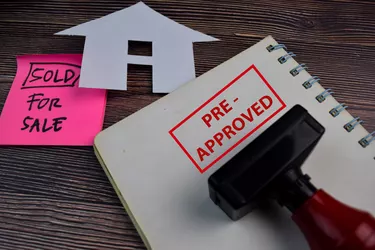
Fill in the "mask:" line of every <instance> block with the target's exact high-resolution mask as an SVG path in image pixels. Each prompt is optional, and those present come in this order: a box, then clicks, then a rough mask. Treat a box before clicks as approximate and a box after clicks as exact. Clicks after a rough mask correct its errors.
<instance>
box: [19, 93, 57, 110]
mask: <svg viewBox="0 0 375 250" xmlns="http://www.w3.org/2000/svg"><path fill="white" fill-rule="evenodd" d="M38 96H40V97H44V94H43V93H38V94H32V95H30V96H28V98H29V100H27V101H26V102H27V103H30V104H29V111H30V110H32V109H33V103H34V102H37V103H38V105H37V108H38V109H42V108H44V107H45V106H47V105H48V104H49V106H48V110H49V111H51V110H52V108H61V107H62V106H61V105H60V104H59V102H60V98H52V99H51V98H38Z"/></svg>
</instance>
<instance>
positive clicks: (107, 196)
mask: <svg viewBox="0 0 375 250" xmlns="http://www.w3.org/2000/svg"><path fill="white" fill-rule="evenodd" d="M42 2H43V3H42ZM134 3H135V1H114V0H111V1H104V0H102V1H84V0H79V1H70V0H51V1H24V2H22V1H9V2H7V3H5V2H4V1H2V2H1V3H0V110H1V109H2V107H3V105H4V102H5V99H6V96H7V93H8V91H9V88H10V86H11V84H12V81H13V77H14V75H15V72H16V60H15V56H16V55H21V54H34V53H40V54H48V53H82V48H83V44H84V38H83V37H65V36H53V34H54V33H55V32H58V31H61V30H63V29H66V28H68V27H71V26H74V25H77V24H80V23H83V22H86V21H89V20H93V19H95V18H98V17H101V16H103V15H106V14H109V13H112V12H114V11H117V10H120V9H122V8H125V7H128V6H130V5H131V4H134ZM146 3H147V4H148V5H149V6H150V7H152V8H154V9H155V10H156V11H159V12H160V13H162V14H164V15H166V16H167V17H170V18H172V19H173V20H175V21H177V22H179V23H181V24H184V25H186V26H188V27H190V28H193V29H196V30H198V31H201V32H204V33H206V34H209V35H212V36H215V37H217V38H219V39H221V41H220V42H215V43H202V44H195V45H194V47H195V55H196V57H195V59H196V69H197V74H198V75H201V74H202V73H204V72H206V71H207V70H209V69H211V68H213V67H215V66H216V65H218V64H220V63H222V62H224V61H225V60H227V59H229V58H231V57H232V56H234V55H236V54H237V53H239V52H241V51H242V50H244V49H246V48H248V47H250V46H251V45H253V44H254V43H255V42H257V41H259V40H261V39H262V38H263V37H265V36H266V35H269V34H271V35H273V36H274V37H275V38H276V39H277V40H278V41H280V42H283V43H285V44H287V45H288V49H289V50H290V51H293V52H295V53H296V54H297V60H298V61H299V62H300V63H301V62H304V63H306V64H307V65H308V66H309V72H310V73H311V74H314V75H318V76H320V77H321V79H322V82H321V83H322V84H323V86H324V87H326V88H333V89H334V90H335V93H336V94H335V97H336V98H337V99H338V100H339V101H342V102H345V103H346V104H348V105H349V107H350V108H349V110H350V112H352V114H353V115H358V116H361V118H363V119H364V120H366V121H367V122H366V128H367V129H368V130H371V131H372V130H374V129H375V3H374V2H372V1H365V0H362V1H349V0H336V1H331V2H327V1H289V0H284V1H280V0H278V1H274V0H265V1H239V0H215V1H208V0H207V1H198V0H189V1H177V0H168V1H166V0H152V1H146ZM131 71H132V73H131V74H130V76H129V78H130V79H129V83H128V91H110V92H109V95H108V104H107V110H106V115H105V125H104V127H108V126H110V125H112V124H114V123H115V122H117V121H119V120H121V119H123V118H125V117H127V116H128V115H130V114H132V113H134V112H135V111H137V110H138V109H140V108H142V107H144V106H146V105H148V104H150V103H152V102H153V101H155V100H157V99H158V98H160V97H161V96H162V95H159V94H152V92H151V70H150V69H149V68H147V67H134V68H132V69H131ZM0 249H10V250H14V249H18V250H21V249H28V250H29V249H51V250H55V249H102V250H104V249H144V246H143V244H142V241H141V240H140V237H139V236H138V234H137V232H136V230H135V228H134V226H133V225H132V223H131V221H130V219H129V217H128V216H127V215H126V213H125V212H124V210H123V208H122V206H121V204H120V202H119V200H118V198H117V196H116V194H115V192H114V191H113V189H112V187H111V185H110V183H109V181H108V180H107V178H106V176H105V174H104V172H103V170H102V168H101V167H100V165H99V163H98V161H97V160H96V158H95V156H94V152H93V149H92V148H91V147H0Z"/></svg>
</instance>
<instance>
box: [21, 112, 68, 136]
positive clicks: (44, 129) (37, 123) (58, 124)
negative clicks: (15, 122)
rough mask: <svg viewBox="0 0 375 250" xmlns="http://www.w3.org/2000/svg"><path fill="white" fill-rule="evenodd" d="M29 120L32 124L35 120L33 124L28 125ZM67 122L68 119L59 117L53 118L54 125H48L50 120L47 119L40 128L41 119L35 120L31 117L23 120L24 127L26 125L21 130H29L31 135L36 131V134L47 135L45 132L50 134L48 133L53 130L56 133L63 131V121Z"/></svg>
mask: <svg viewBox="0 0 375 250" xmlns="http://www.w3.org/2000/svg"><path fill="white" fill-rule="evenodd" d="M29 120H31V122H32V121H33V120H34V122H32V124H31V125H30V124H29V123H28V121H29ZM65 120H67V118H66V117H58V118H53V119H52V121H53V122H52V125H49V126H48V125H47V124H48V119H47V118H45V119H44V120H43V125H42V127H40V121H39V119H38V118H36V119H34V118H32V117H30V116H27V117H25V119H24V120H23V125H24V127H23V128H21V130H27V129H29V130H28V132H29V133H31V132H33V131H34V129H35V131H36V132H40V131H41V132H42V133H45V132H48V131H50V130H51V129H53V131H54V132H58V131H60V130H61V129H62V126H61V125H62V123H63V121H65Z"/></svg>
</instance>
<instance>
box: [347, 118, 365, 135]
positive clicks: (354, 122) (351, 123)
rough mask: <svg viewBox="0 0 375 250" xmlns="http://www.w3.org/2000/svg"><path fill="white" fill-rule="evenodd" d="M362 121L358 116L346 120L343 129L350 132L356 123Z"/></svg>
mask: <svg viewBox="0 0 375 250" xmlns="http://www.w3.org/2000/svg"><path fill="white" fill-rule="evenodd" d="M362 123H363V120H361V118H359V117H356V118H354V119H353V120H351V121H350V122H348V123H347V124H345V125H344V129H345V130H346V131H348V132H351V131H352V130H353V129H354V128H355V126H357V125H358V124H362Z"/></svg>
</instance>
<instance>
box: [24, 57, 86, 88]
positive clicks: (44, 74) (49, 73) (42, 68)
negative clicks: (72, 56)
mask: <svg viewBox="0 0 375 250" xmlns="http://www.w3.org/2000/svg"><path fill="white" fill-rule="evenodd" d="M61 65H63V66H64V68H61ZM80 68H81V67H80V66H79V65H75V64H71V63H60V62H45V63H39V62H30V70H29V73H28V75H27V77H26V79H25V81H24V82H23V84H22V87H21V89H27V88H59V87H74V86H75V84H76V83H77V81H78V79H79V75H80V74H79V69H80Z"/></svg>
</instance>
